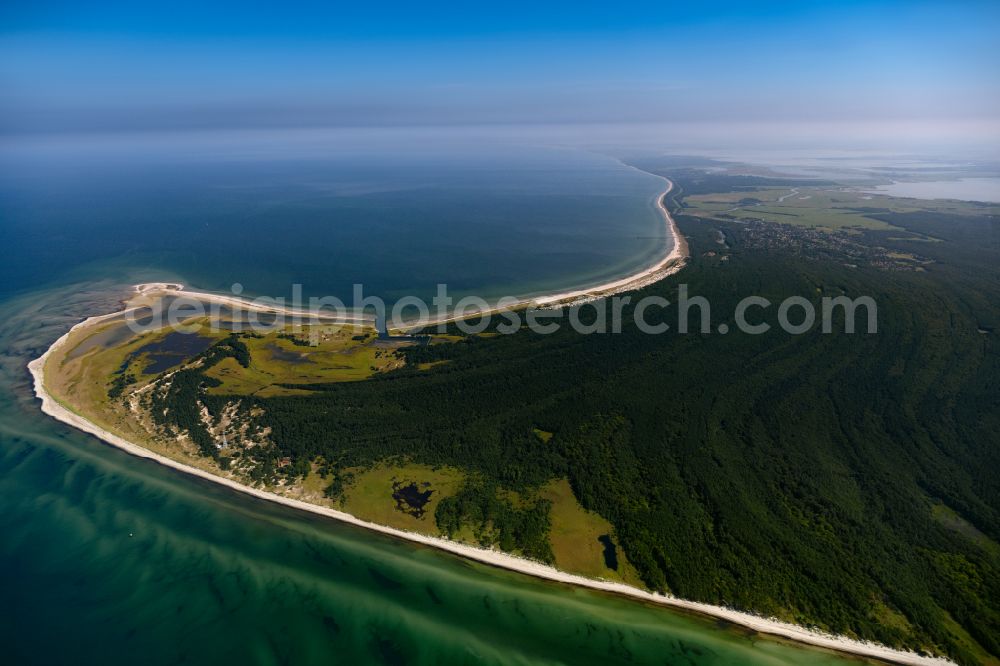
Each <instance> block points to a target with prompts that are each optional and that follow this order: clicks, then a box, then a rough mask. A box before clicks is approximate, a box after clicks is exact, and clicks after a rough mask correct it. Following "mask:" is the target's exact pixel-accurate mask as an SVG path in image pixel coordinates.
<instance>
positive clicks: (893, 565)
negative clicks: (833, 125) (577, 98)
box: [178, 167, 1000, 663]
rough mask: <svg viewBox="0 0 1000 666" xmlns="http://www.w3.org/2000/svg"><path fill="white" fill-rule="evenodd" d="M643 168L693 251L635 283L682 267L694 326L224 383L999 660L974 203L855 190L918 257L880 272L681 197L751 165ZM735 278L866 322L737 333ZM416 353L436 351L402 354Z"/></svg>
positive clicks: (821, 614) (685, 560)
mask: <svg viewBox="0 0 1000 666" xmlns="http://www.w3.org/2000/svg"><path fill="white" fill-rule="evenodd" d="M647 168H650V167H647ZM652 168H655V167H652ZM664 173H665V174H666V175H669V176H670V177H671V178H673V179H674V181H675V183H676V184H677V186H678V188H677V190H676V191H675V192H674V193H673V195H672V196H671V197H670V201H669V203H670V205H671V207H672V208H674V210H675V211H676V213H677V215H676V217H677V221H678V224H679V225H680V228H681V230H682V232H683V233H684V234H685V235H686V236H687V238H688V239H689V243H690V247H691V255H692V256H691V260H690V263H689V265H688V266H687V267H686V268H685V269H684V270H683V271H681V272H680V273H678V274H676V275H674V276H672V277H671V278H669V279H667V280H664V281H661V282H659V283H657V284H655V285H652V286H650V287H647V288H646V289H644V290H643V291H642V292H639V293H637V294H634V295H633V302H634V301H635V300H638V298H639V297H641V296H643V295H649V294H660V295H663V296H665V297H666V298H668V299H670V300H671V301H675V300H676V294H677V291H676V290H677V287H678V285H679V284H681V283H685V284H687V285H688V289H689V292H690V293H691V294H692V295H703V296H705V297H707V298H708V300H709V301H710V303H711V318H712V324H713V325H712V331H713V332H711V333H705V334H700V333H689V334H679V333H677V332H676V330H677V327H676V326H673V325H672V327H671V330H670V331H668V332H667V333H664V334H660V335H649V334H644V333H641V332H640V331H638V330H637V328H636V327H635V326H634V324H632V319H631V317H630V316H628V312H629V308H626V310H625V312H626V317H625V330H624V331H623V332H622V333H621V334H593V335H581V334H578V333H576V332H574V331H572V330H571V329H570V328H569V327H566V326H564V327H563V328H562V330H560V332H558V333H556V334H552V335H538V334H535V333H532V332H530V331H528V330H523V331H521V332H519V333H517V334H515V335H500V336H495V337H488V336H481V337H477V336H470V337H467V338H466V339H464V340H461V341H458V342H455V343H449V344H435V345H430V346H424V347H414V348H412V349H409V350H406V351H404V352H402V353H404V354H406V355H407V356H408V360H409V361H410V363H409V364H408V365H407V367H405V368H403V369H400V370H397V371H393V372H390V373H386V374H384V375H379V376H377V377H376V378H375V379H372V380H368V381H363V382H352V383H338V384H329V385H324V386H314V387H312V388H313V389H315V390H314V392H313V394H312V395H307V396H289V397H274V398H266V399H261V398H249V397H241V399H242V400H243V404H244V405H245V409H247V410H249V409H251V408H253V407H259V408H260V409H261V410H262V415H261V416H259V417H258V418H257V419H256V421H257V423H258V424H259V425H260V427H265V428H270V429H271V437H272V440H273V442H274V444H275V447H276V448H275V451H273V452H271V453H267V454H266V455H269V456H282V457H288V458H290V459H291V460H293V461H314V460H322V461H324V464H326V465H331V466H334V467H340V468H344V467H350V466H357V465H366V464H370V463H372V462H373V461H377V460H381V459H385V458H389V457H393V456H405V457H407V458H409V459H412V460H414V461H417V462H424V463H429V464H449V465H455V466H458V467H461V468H463V469H466V470H469V471H470V472H473V473H474V475H475V477H476V478H478V479H483V480H484V484H486V485H488V486H489V487H490V488H492V487H493V486H499V487H503V488H508V489H513V490H518V489H531V488H534V487H536V486H538V485H539V484H542V483H544V482H546V481H548V480H550V479H552V478H555V477H568V478H569V480H570V483H571V486H572V488H573V491H574V493H575V494H576V496H577V498H578V499H579V501H580V502H581V503H582V504H583V506H584V507H586V508H588V509H592V510H594V511H596V512H598V513H600V514H601V515H602V516H604V517H605V518H607V519H608V520H609V521H610V522H611V523H612V524H613V525H614V530H615V539H616V541H617V542H618V543H620V545H621V547H622V548H623V549H624V552H625V554H626V555H627V557H628V560H629V561H630V562H631V563H632V564H633V565H634V566H635V567H636V569H637V570H638V572H639V573H640V575H641V576H642V578H643V580H644V581H645V583H646V584H647V585H648V586H649V587H650V588H652V589H656V590H669V591H670V592H672V593H674V594H677V595H679V596H681V597H685V598H689V599H696V600H701V601H706V602H711V603H715V604H724V605H729V606H734V607H738V608H742V609H748V610H753V611H757V612H761V613H765V614H778V615H780V616H781V617H784V618H787V619H791V620H794V621H797V622H801V623H805V624H815V625H818V626H820V627H823V628H825V629H828V630H830V631H834V632H838V633H851V634H855V635H857V636H860V637H863V638H868V639H874V640H878V641H881V642H885V643H888V644H892V645H906V646H911V647H917V648H919V647H934V648H935V649H940V650H943V651H946V652H947V653H948V654H949V655H951V656H953V657H954V658H956V659H958V660H960V661H962V662H967V663H973V662H977V661H980V660H982V659H983V658H984V655H985V654H986V653H988V654H991V655H994V656H1000V547H998V546H997V544H998V542H1000V435H998V433H1000V338H998V334H1000V326H998V324H1000V233H998V230H997V223H996V221H995V220H992V219H990V218H989V217H988V216H986V215H983V216H952V217H951V218H945V217H942V216H940V215H927V214H922V213H906V214H897V213H890V212H888V211H877V210H873V211H868V213H869V214H871V215H872V216H874V217H878V218H879V219H882V220H884V221H887V222H889V223H891V224H893V225H895V226H896V227H899V228H900V229H899V230H893V231H873V230H858V231H857V232H856V233H854V235H853V236H852V238H853V239H854V240H853V241H852V242H861V243H865V244H868V245H871V246H873V247H874V246H877V247H879V248H882V249H883V250H885V251H888V252H894V251H898V252H904V253H912V252H915V251H918V252H919V253H920V255H921V256H922V257H925V258H927V259H928V263H926V264H923V265H922V266H921V267H920V270H889V269H886V268H885V267H880V266H875V265H868V264H865V263H864V262H861V263H859V262H858V261H857V260H856V259H852V260H851V261H850V262H847V261H845V260H840V259H838V257H837V256H836V253H835V251H831V250H830V248H824V250H823V252H822V253H820V252H813V251H811V250H810V247H811V246H810V244H809V243H808V242H800V243H793V244H789V246H788V247H787V248H782V247H781V246H778V247H767V248H761V247H758V246H757V245H755V240H754V239H755V238H756V236H752V235H751V229H750V227H749V226H748V225H745V224H739V223H736V222H732V221H725V220H719V221H706V220H703V219H696V218H693V217H686V216H685V215H684V214H683V197H684V195H685V194H687V193H691V192H696V191H697V192H719V191H727V190H728V191H733V190H737V191H739V190H742V189H745V190H746V191H747V192H752V191H753V188H754V187H755V186H759V185H761V184H762V183H759V182H756V181H746V180H740V179H736V180H735V181H734V180H733V179H732V178H730V177H726V176H712V175H707V174H705V173H703V172H700V171H696V170H684V169H672V170H670V171H665V172H664ZM771 184H778V183H773V182H772V183H771ZM772 226H774V227H780V226H782V225H772ZM720 232H721V233H722V234H724V237H725V239H726V244H725V247H723V246H721V245H720V243H719V241H718V238H719V233H720ZM753 233H759V229H757V230H756V231H754V232H753ZM781 233H798V232H794V231H789V230H782V231H781ZM918 237H919V238H920V239H922V240H917V239H918ZM930 262H932V263H930ZM749 295H760V296H764V297H766V298H768V299H770V300H771V301H772V302H774V303H777V302H779V301H780V300H781V299H782V298H784V297H786V296H791V295H800V296H805V297H807V298H809V299H810V300H811V301H813V302H815V303H817V312H818V311H819V307H818V303H819V300H820V298H821V297H823V296H840V295H847V296H850V297H851V298H854V297H858V296H862V295H868V296H871V297H873V298H874V299H875V301H876V302H877V304H878V332H877V333H875V334H864V333H856V334H853V335H848V334H844V333H843V332H842V327H841V332H838V327H836V326H835V327H834V332H833V333H829V334H824V333H822V332H821V331H820V329H819V326H818V325H817V326H816V327H815V328H814V329H813V330H812V331H810V332H808V333H806V334H803V335H791V334H788V333H785V332H783V331H782V330H781V329H780V328H779V327H778V326H777V325H775V319H774V317H775V314H774V310H775V309H776V308H771V309H770V310H758V311H757V312H756V315H755V316H756V317H758V318H760V319H761V320H764V321H768V322H769V323H771V324H772V328H771V330H770V331H768V332H767V333H765V334H763V335H747V334H743V333H739V332H736V327H735V326H734V325H733V320H732V316H733V312H734V309H735V306H736V304H737V302H738V301H739V300H740V299H741V298H743V297H745V296H749ZM676 316H677V314H676V312H675V311H673V310H671V309H670V308H668V309H667V310H666V311H665V313H664V320H665V321H667V322H668V323H676ZM697 316H698V312H697V310H695V311H693V312H692V317H697ZM720 323H728V324H729V326H730V330H731V331H732V332H731V333H729V334H721V333H718V332H717V326H718V324H720ZM692 328H694V329H695V330H697V326H692ZM226 344H228V345H229V346H228V347H227V353H231V354H236V353H238V348H237V347H235V346H233V344H232V343H231V342H229V343H226ZM209 353H211V350H210V352H209ZM434 360H446V361H448V362H446V363H442V364H438V365H435V366H434V367H433V368H431V369H429V370H426V369H425V370H418V369H417V367H416V366H417V364H418V363H422V362H427V361H434ZM195 374H196V373H195ZM185 385H186V384H185ZM178 390H180V389H178ZM185 390H188V389H185ZM203 398H205V400H206V401H207V403H206V404H208V405H209V409H219V408H220V405H221V404H222V401H224V400H225V399H226V398H225V397H224V396H210V395H207V394H203ZM194 417H195V415H194V414H190V415H188V418H190V419H192V423H193V422H194V421H196V419H195V418H194ZM192 427H194V428H195V429H197V425H196V424H195V425H194V426H192ZM535 428H539V429H541V430H544V431H548V432H552V433H554V436H553V437H552V438H551V439H550V440H549V441H547V442H543V441H540V439H539V438H538V437H537V436H535V434H534V433H533V429H535ZM205 448H206V453H212V452H211V450H209V449H210V447H208V446H207V445H206V447H205ZM293 468H294V469H300V470H301V469H302V466H301V465H299V466H297V467H293ZM269 469H271V468H269ZM486 494H487V495H489V497H491V498H493V499H490V500H482V501H478V500H476V498H475V497H473V496H472V495H470V493H464V494H461V495H460V496H457V497H456V498H454V499H452V500H451V501H448V502H444V501H442V502H441V503H440V505H439V507H438V514H437V515H436V520H437V521H438V524H439V525H442V526H443V529H445V530H446V531H454V530H456V529H458V527H459V525H460V524H462V523H463V521H465V522H468V521H469V520H473V522H475V521H479V522H482V521H481V517H482V516H483V515H484V512H490V511H492V512H502V511H507V509H508V507H503V506H499V505H497V504H496V499H495V495H494V491H493V490H492V489H491V490H489V491H488V492H487V493H486ZM544 508H545V507H542V509H540V510H539V511H537V512H535V513H531V515H520V514H519V515H518V516H517V520H518V521H521V523H519V524H521V533H523V534H526V535H528V536H527V537H524V538H526V539H528V541H525V542H524V543H522V544H521V545H522V550H524V552H529V553H533V554H535V555H536V556H539V557H541V558H542V559H544V558H545V557H546V550H545V548H544V547H543V546H542V545H541V544H539V543H538V541H537V539H536V538H535V535H537V531H538V528H537V526H538V525H542V526H543V527H544V525H545V521H546V520H547V516H546V515H544V514H545V511H544ZM521 513H525V512H521ZM525 521H527V522H525ZM514 538H515V537H514V536H512V535H506V536H505V537H504V539H505V544H506V545H510V544H513V543H514ZM959 627H960V628H959Z"/></svg>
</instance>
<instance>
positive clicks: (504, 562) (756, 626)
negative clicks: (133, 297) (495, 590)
mask: <svg viewBox="0 0 1000 666" xmlns="http://www.w3.org/2000/svg"><path fill="white" fill-rule="evenodd" d="M121 314H122V311H118V312H113V313H109V314H105V315H98V316H95V317H90V318H88V319H86V320H84V321H82V322H80V323H79V324H77V325H76V326H74V327H73V328H71V329H70V330H69V331H67V332H66V333H65V334H64V335H63V336H62V337H60V338H59V339H58V340H56V341H55V342H54V343H53V344H52V346H50V347H49V348H48V349H47V350H46V351H45V353H44V354H42V355H41V356H40V357H38V358H37V359H34V360H33V361H31V362H30V363H29V364H28V370H29V371H30V373H31V376H32V378H33V382H34V391H35V395H36V396H37V397H38V398H39V399H40V400H41V402H42V411H43V412H44V413H45V414H48V415H49V416H51V417H52V418H54V419H56V420H57V421H61V422H62V423H65V424H67V425H70V426H73V427H74V428H77V429H79V430H82V431H83V432H86V433H88V434H91V435H93V436H95V437H97V438H98V439H101V440H102V441H104V442H107V443H108V444H110V445H112V446H115V447H117V448H119V449H122V450H123V451H126V452H127V453H130V454H132V455H134V456H137V457H140V458H146V459H148V460H153V461H155V462H158V463H160V464H161V465H165V466H167V467H171V468H173V469H176V470H178V471H181V472H184V473H186V474H191V475H194V476H197V477H201V478H203V479H206V480H208V481H212V482H214V483H218V484H221V485H223V486H226V487H228V488H231V489H233V490H236V491H238V492H241V493H245V494H247V495H252V496H254V497H257V498H260V499H264V500H268V501H271V502H276V503H278V504H283V505H285V506H288V507H292V508H295V509H299V510H301V511H309V512H311V513H314V514H319V515H322V516H326V517H329V518H333V519H335V520H339V521H341V522H344V523H348V524H351V525H355V526H357V527H362V528H365V529H368V530H372V531H374V532H379V533H382V534H386V535H389V536H393V537H396V538H399V539H405V540H407V541H411V542H414V543H419V544H423V545H426V546H431V547H433V548H438V549H440V550H444V551H448V552H450V553H453V554H455V555H459V556H462V557H467V558H469V559H472V560H476V561H478V562H482V563H485V564H488V565H491V566H495V567H499V568H502V569H508V570H510V571H515V572H518V573H522V574H527V575H529V576H534V577H536V578H541V579H545V580H550V581H556V582H560V583H567V584H571V585H579V586H581V587H587V588H590V589H594V590H601V591H604V592H611V593H614V594H619V595H623V596H627V597H631V598H634V599H639V600H642V601H646V602H652V603H655V604H660V605H663V606H668V607H673V608H679V609H683V610H687V611H693V612H696V613H700V614H702V615H707V616H710V617H714V618H719V619H722V620H726V621H728V622H732V623H733V624H736V625H740V626H743V627H747V628H750V629H753V630H755V631H759V632H761V633H764V634H770V635H773V636H779V637H781V638H785V639H790V640H792V641H795V642H799V643H803V644H807V645H812V646H817V647H822V648H827V649H832V650H836V651H839V652H845V653H850V654H854V655H860V656H865V657H872V658H876V659H882V660H885V661H890V662H894V663H899V664H913V665H926V664H950V663H952V662H950V661H948V660H947V659H943V658H938V657H926V656H921V655H918V654H916V653H914V652H906V651H902V650H896V649H893V648H890V647H887V646H884V645H880V644H877V643H870V642H864V641H858V640H854V639H851V638H847V637H844V636H836V635H831V634H826V633H823V632H820V631H816V630H812V629H808V628H806V627H801V626H798V625H794V624H790V623H788V622H783V621H780V620H777V619H773V618H765V617H761V616H757V615H752V614H750V613H745V612H742V611H737V610H734V609H731V608H726V607H723V606H714V605H712V604H706V603H701V602H696V601H688V600H685V599H680V598H677V597H673V596H668V595H662V594H655V593H652V592H648V591H646V590H641V589H639V588H636V587H631V586H629V585H625V584H623V583H616V582H609V581H604V580H595V579H591V578H585V577H583V576H579V575H576V574H570V573H566V572H564V571H560V570H558V569H556V568H554V567H551V566H548V565H546V564H542V563H540V562H536V561H533V560H528V559H524V558H521V557H516V556H514V555H509V554H507V553H503V552H500V551H496V550H490V549H486V548H480V547H476V546H471V545H467V544H462V543H457V542H454V541H449V540H447V539H443V538H439V537H432V536H427V535H424V534H419V533H416V532H408V531H405V530H400V529H396V528H392V527H387V526H384V525H379V524H376V523H371V522H368V521H364V520H361V519H359V518H357V517H355V516H353V515H351V514H348V513H344V512H343V511H337V510H335V509H331V508H328V507H323V506H319V505H316V504H310V503H308V502H303V501H301V500H296V499H292V498H288V497H282V496H280V495H276V494H274V493H270V492H267V491H264V490H258V489H256V488H251V487H250V486H245V485H243V484H240V483H237V482H236V481H233V480H231V479H227V478H224V477H221V476H217V475H215V474H212V473H210V472H207V471H204V470H201V469H198V468H196V467H191V466H189V465H185V464H183V463H181V462H178V461H176V460H172V459H171V458H168V457H166V456H162V455H160V454H158V453H154V452H153V451H150V450H148V449H146V448H143V447H142V446H139V445H138V444H134V443H132V442H129V441H128V440H126V439H124V438H122V437H119V436H118V435H115V434H114V433H111V432H108V431H107V430H104V429H103V428H101V427H100V426H98V425H97V424H95V423H93V422H91V421H89V420H88V419H86V418H84V417H82V416H80V415H79V414H76V413H74V412H72V411H70V410H69V409H67V408H66V407H65V406H63V405H62V404H60V403H59V402H58V401H57V400H56V399H55V398H54V397H53V396H52V395H50V394H49V392H48V391H47V390H46V388H45V372H44V370H45V363H46V361H47V360H48V359H49V357H50V356H52V355H53V354H54V353H55V352H57V351H59V350H60V349H61V348H62V347H63V346H64V345H65V344H66V343H67V342H68V341H69V339H70V336H71V335H72V333H73V332H74V331H76V330H78V329H80V328H83V327H86V326H91V325H93V324H96V323H100V322H101V321H104V320H107V319H110V318H112V317H117V316H120V315H121Z"/></svg>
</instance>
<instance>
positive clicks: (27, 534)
mask: <svg viewBox="0 0 1000 666" xmlns="http://www.w3.org/2000/svg"><path fill="white" fill-rule="evenodd" d="M120 293H121V291H120V290H119V289H116V288H115V287H114V286H113V285H111V284H109V283H106V282H105V283H99V284H84V285H75V286H69V287H64V288H60V289H56V290H48V291H46V292H37V293H34V294H31V295H28V296H22V297H20V298H18V299H15V300H7V301H5V302H3V303H2V304H0V310H2V312H3V319H2V322H3V323H2V324H0V340H2V344H3V348H4V349H5V350H6V351H5V354H4V356H3V358H2V366H0V396H2V398H0V535H2V537H0V590H3V604H2V606H0V608H2V609H3V611H2V618H0V620H2V621H0V640H2V642H3V645H4V653H5V657H4V661H5V663H17V664H33V663H38V664H54V663H102V664H117V663H145V664H177V663H191V664H201V663H205V664H208V663H240V664H358V663H375V664H443V663H448V664H462V663H470V664H471V663H496V664H520V663H524V664H552V663H565V664H609V663H631V664H734V663H740V664H751V663H760V664H803V663H805V664H827V663H841V662H843V661H844V660H845V658H843V657H841V656H839V655H835V654H832V653H828V652H823V651H818V650H812V649H806V648H802V647H799V646H795V645H791V644H787V643H781V642H777V641H775V640H772V639H766V638H763V637H761V636H758V635H755V634H753V633H752V632H748V631H745V630H742V629H739V628H733V627H725V626H722V625H720V624H719V623H716V622H714V621H712V620H710V619H705V618H700V617H695V616H690V615H687V614H681V613H677V612H672V611H668V610H665V609H663V608H658V607H651V606H647V605H644V604H641V603H637V602H634V601H631V600H627V599H622V598H617V597H614V596H611V595H605V594H601V593H597V592H594V591H587V590H579V589H574V588H571V587H568V586H563V585H557V584H551V583H547V582H543V581H538V580H535V579H531V578H529V577H526V576H521V575H517V574H514V573H511V572H505V571H501V570H497V569H493V568H491V567H487V566H485V565H480V564H476V563H472V562H467V561H464V560H462V559H460V558H457V557H454V556H451V555H448V554H446V553H441V552H438V551H435V550H433V549H429V548H425V547H420V546H416V545H414V544H409V543H406V542H401V541H397V540H394V539H390V538H387V537H383V536H381V535H377V534H373V533H370V532H368V531H365V530H360V529H357V528H353V527H350V526H346V525H342V524H339V523H337V522H335V521H331V520H327V519H322V518H320V517H316V516H311V515H308V514H303V513H300V512H296V511H293V510H290V509H287V508H285V507H280V506H276V505H272V504H270V503H268V502H264V501H259V500H255V499H253V498H248V497H244V496H242V495H238V494H236V493H234V492H232V491H230V490H227V489H225V488H222V487H218V486H216V485H214V484H211V483H209V482H205V481H202V480H198V479H194V478H190V477H187V476H185V475H182V474H180V473H177V472H174V471H172V470H169V469H166V468H163V467H161V466H159V465H157V464H155V463H151V462H148V461H144V460H140V459H137V458H133V457H131V456H129V455H127V454H125V453H123V452H121V451H118V450H116V449H113V448H111V447H109V446H106V445H103V444H101V443H100V442H98V441H97V440H94V439H93V438H90V437H88V436H85V435H83V434H82V433H79V432H76V431H74V430H72V429H69V428H67V427H64V426H62V425H61V424H59V423H57V422H55V421H53V420H51V419H49V418H48V417H45V416H44V415H43V414H41V412H40V411H39V410H38V405H37V401H35V400H34V399H33V397H32V396H31V394H30V391H29V386H28V380H29V377H28V375H27V372H26V371H25V369H24V365H25V364H26V363H27V361H28V360H29V359H30V358H31V357H33V356H35V355H37V354H39V353H41V352H42V351H43V350H44V348H45V347H46V346H47V345H48V343H49V342H51V341H52V340H53V339H54V338H55V337H57V336H58V335H59V334H60V333H61V332H62V331H64V330H65V329H66V328H67V327H68V326H69V325H71V324H72V323H73V322H74V321H76V320H77V318H78V317H80V316H81V315H82V314H84V313H91V312H97V311H108V310H109V309H110V308H112V307H114V304H115V300H116V296H117V295H120Z"/></svg>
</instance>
